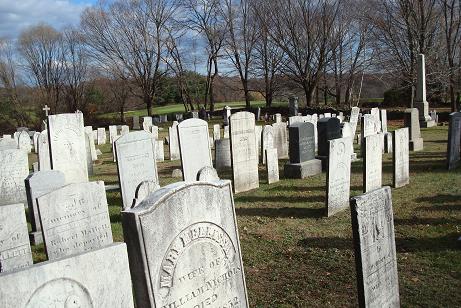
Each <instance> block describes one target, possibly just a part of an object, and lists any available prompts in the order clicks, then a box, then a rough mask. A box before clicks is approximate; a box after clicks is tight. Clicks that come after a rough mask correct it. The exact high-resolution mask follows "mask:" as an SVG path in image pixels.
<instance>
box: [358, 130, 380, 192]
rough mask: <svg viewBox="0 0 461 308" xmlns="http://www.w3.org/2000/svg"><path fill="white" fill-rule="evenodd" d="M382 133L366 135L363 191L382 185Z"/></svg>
mask: <svg viewBox="0 0 461 308" xmlns="http://www.w3.org/2000/svg"><path fill="white" fill-rule="evenodd" d="M381 139H382V134H375V135H371V136H367V137H365V144H364V146H365V151H364V154H365V156H364V157H363V192H364V193H365V192H369V191H371V190H374V189H377V188H380V187H381V185H382V162H383V154H382V153H383V151H382V140H381Z"/></svg>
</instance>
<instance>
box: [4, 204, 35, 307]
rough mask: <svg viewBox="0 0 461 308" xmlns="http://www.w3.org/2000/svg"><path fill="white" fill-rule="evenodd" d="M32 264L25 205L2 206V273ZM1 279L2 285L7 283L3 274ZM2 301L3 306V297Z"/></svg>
mask: <svg viewBox="0 0 461 308" xmlns="http://www.w3.org/2000/svg"><path fill="white" fill-rule="evenodd" d="M32 264H33V262H32V252H31V250H30V244H29V237H28V236H27V222H26V216H25V214H24V205H23V204H20V203H18V204H7V205H2V206H0V273H5V272H10V271H14V270H18V269H21V268H25V267H28V266H30V265H32ZM0 281H2V283H1V285H4V284H5V281H4V280H3V279H2V278H1V275H0ZM0 302H1V303H2V306H3V298H1V297H0ZM3 307H7V306H3ZM11 307H17V306H11Z"/></svg>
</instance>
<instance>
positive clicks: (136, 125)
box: [133, 115, 141, 130]
mask: <svg viewBox="0 0 461 308" xmlns="http://www.w3.org/2000/svg"><path fill="white" fill-rule="evenodd" d="M133 129H136V130H137V129H141V127H139V116H137V115H135V116H133Z"/></svg>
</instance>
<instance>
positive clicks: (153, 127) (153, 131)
mask: <svg viewBox="0 0 461 308" xmlns="http://www.w3.org/2000/svg"><path fill="white" fill-rule="evenodd" d="M151 130H152V135H154V139H155V140H157V139H159V138H158V126H155V125H152V128H151Z"/></svg>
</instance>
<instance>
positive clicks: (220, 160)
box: [214, 139, 232, 170]
mask: <svg viewBox="0 0 461 308" xmlns="http://www.w3.org/2000/svg"><path fill="white" fill-rule="evenodd" d="M214 149H215V168H216V170H224V169H226V168H231V167H232V161H231V151H230V139H219V140H215V146H214Z"/></svg>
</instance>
